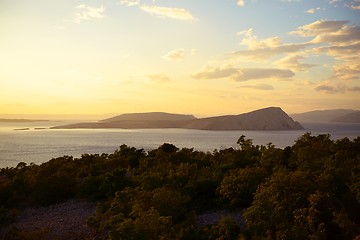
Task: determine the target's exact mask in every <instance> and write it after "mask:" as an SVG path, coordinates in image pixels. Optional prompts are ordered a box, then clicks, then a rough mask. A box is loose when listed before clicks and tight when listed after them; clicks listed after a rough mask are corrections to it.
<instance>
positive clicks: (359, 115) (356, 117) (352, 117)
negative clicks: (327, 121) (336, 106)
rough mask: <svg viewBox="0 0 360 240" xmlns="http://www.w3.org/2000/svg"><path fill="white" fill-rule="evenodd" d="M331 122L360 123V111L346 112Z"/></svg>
mask: <svg viewBox="0 0 360 240" xmlns="http://www.w3.org/2000/svg"><path fill="white" fill-rule="evenodd" d="M331 122H337V123H360V111H357V112H352V113H349V114H345V115H343V116H340V117H337V118H335V119H333V120H332V121H331Z"/></svg>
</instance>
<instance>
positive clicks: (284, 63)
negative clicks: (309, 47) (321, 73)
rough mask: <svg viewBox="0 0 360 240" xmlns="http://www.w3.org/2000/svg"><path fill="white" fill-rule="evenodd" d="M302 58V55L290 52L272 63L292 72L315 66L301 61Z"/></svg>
mask: <svg viewBox="0 0 360 240" xmlns="http://www.w3.org/2000/svg"><path fill="white" fill-rule="evenodd" d="M302 59H304V56H301V55H298V54H292V55H288V56H286V57H284V58H282V59H280V60H278V61H276V62H274V64H275V65H276V66H278V67H280V68H284V69H291V70H292V71H294V72H299V71H305V70H308V69H309V68H312V67H315V66H316V65H314V64H307V63H301V62H300V60H302Z"/></svg>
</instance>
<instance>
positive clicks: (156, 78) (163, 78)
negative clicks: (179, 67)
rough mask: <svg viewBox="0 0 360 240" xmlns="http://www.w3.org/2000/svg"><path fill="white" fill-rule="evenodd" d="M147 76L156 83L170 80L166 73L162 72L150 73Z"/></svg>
mask: <svg viewBox="0 0 360 240" xmlns="http://www.w3.org/2000/svg"><path fill="white" fill-rule="evenodd" d="M147 78H148V79H149V80H151V81H152V82H156V83H163V82H169V81H170V78H169V77H168V76H167V75H166V74H163V73H160V74H150V75H147Z"/></svg>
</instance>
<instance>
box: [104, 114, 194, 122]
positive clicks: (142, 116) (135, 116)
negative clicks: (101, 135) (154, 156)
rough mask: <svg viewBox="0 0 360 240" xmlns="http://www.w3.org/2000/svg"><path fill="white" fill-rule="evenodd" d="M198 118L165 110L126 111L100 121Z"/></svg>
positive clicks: (183, 119)
mask: <svg viewBox="0 0 360 240" xmlns="http://www.w3.org/2000/svg"><path fill="white" fill-rule="evenodd" d="M193 119H196V118H195V117H194V116H193V115H184V114H172V113H164V112H148V113H125V114H122V115H119V116H115V117H111V118H107V119H104V120H101V121H99V122H118V121H185V120H193Z"/></svg>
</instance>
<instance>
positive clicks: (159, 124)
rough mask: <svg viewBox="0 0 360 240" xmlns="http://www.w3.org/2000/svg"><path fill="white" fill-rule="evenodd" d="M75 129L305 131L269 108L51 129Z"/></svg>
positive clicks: (141, 116)
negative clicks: (213, 115) (216, 114)
mask: <svg viewBox="0 0 360 240" xmlns="http://www.w3.org/2000/svg"><path fill="white" fill-rule="evenodd" d="M76 128H122V129H144V128H181V129H196V130H214V131H230V130H301V129H304V127H303V126H302V125H301V124H300V123H298V122H296V121H294V120H293V119H292V118H291V117H289V115H288V114H286V113H285V112H284V111H283V110H282V109H281V108H280V107H268V108H263V109H259V110H256V111H252V112H248V113H243V114H239V115H224V116H215V117H206V118H196V117H194V116H193V115H183V114H171V113H163V112H149V113H127V114H122V115H119V116H115V117H112V118H107V119H103V120H100V121H97V122H85V123H76V124H70V125H62V126H55V127H52V129H76Z"/></svg>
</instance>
